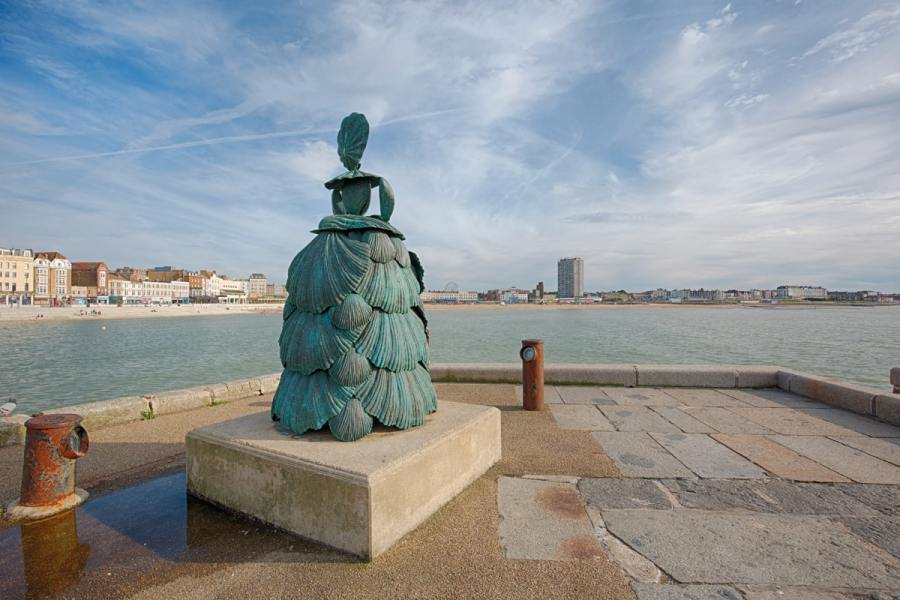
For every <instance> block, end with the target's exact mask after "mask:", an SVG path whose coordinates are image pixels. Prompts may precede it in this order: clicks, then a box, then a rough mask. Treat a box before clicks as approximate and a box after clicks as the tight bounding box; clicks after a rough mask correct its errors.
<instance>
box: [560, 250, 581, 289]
mask: <svg viewBox="0 0 900 600" xmlns="http://www.w3.org/2000/svg"><path fill="white" fill-rule="evenodd" d="M556 277H557V294H558V296H559V297H560V298H581V297H582V296H584V260H582V258H581V257H579V256H576V257H573V258H561V259H559V262H558V263H557V265H556Z"/></svg>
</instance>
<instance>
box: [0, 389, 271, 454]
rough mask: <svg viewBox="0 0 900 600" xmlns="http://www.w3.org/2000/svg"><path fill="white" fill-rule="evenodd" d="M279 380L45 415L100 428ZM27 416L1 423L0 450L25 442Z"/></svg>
mask: <svg viewBox="0 0 900 600" xmlns="http://www.w3.org/2000/svg"><path fill="white" fill-rule="evenodd" d="M280 380H281V373H271V374H269V375H263V376H260V377H255V378H253V379H241V380H237V381H229V382H226V383H220V384H214V385H203V386H196V387H191V388H186V389H180V390H171V391H167V392H160V393H158V394H152V395H147V396H126V397H123V398H114V399H112V400H98V401H96V402H86V403H83V404H73V405H69V406H61V407H59V408H52V409H48V410H45V411H44V412H45V413H47V414H59V413H76V414H79V415H81V416H82V417H83V418H84V421H83V424H84V426H85V428H87V429H89V430H90V429H100V428H103V427H109V426H110V425H119V424H122V423H130V422H132V421H140V420H142V419H146V418H152V417H153V416H156V415H168V414H173V413H179V412H184V411H188V410H194V409H197V408H203V407H205V406H213V405H216V404H223V403H226V402H233V401H235V400H240V399H242V398H247V397H250V396H262V395H264V394H271V393H274V392H275V390H276V388H277V387H278V382H279V381H280ZM27 420H28V416H27V415H13V416H11V417H7V418H5V419H3V420H0V447H3V446H16V445H22V444H23V443H25V425H24V423H25V421H27Z"/></svg>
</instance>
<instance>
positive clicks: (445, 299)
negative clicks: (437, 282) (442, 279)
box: [419, 290, 478, 304]
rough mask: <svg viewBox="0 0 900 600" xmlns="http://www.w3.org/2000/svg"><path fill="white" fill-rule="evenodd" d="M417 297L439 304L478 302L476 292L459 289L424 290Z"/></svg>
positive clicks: (423, 300)
mask: <svg viewBox="0 0 900 600" xmlns="http://www.w3.org/2000/svg"><path fill="white" fill-rule="evenodd" d="M419 297H420V298H421V299H422V302H433V303H439V304H462V303H472V302H478V292H461V291H459V290H425V291H424V292H422V293H421V294H420V295H419Z"/></svg>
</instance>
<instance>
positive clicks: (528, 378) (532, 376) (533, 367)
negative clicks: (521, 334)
mask: <svg viewBox="0 0 900 600" xmlns="http://www.w3.org/2000/svg"><path fill="white" fill-rule="evenodd" d="M519 356H520V357H521V358H522V407H523V408H524V409H525V410H544V341H543V340H522V350H520V351H519Z"/></svg>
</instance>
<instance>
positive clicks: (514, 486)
mask: <svg viewBox="0 0 900 600" xmlns="http://www.w3.org/2000/svg"><path fill="white" fill-rule="evenodd" d="M497 508H498V511H499V513H500V545H501V547H502V548H503V554H504V556H505V557H506V558H511V559H531V560H585V559H595V558H601V557H603V550H602V549H601V548H600V545H599V543H598V542H597V538H596V537H595V536H594V527H593V525H592V524H591V521H590V519H589V518H588V515H587V512H586V511H585V509H584V505H583V504H582V501H581V498H580V497H579V496H578V492H577V491H576V490H575V486H574V485H571V484H566V483H554V482H550V481H540V480H536V479H519V478H515V477H500V478H499V479H498V480H497Z"/></svg>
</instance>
